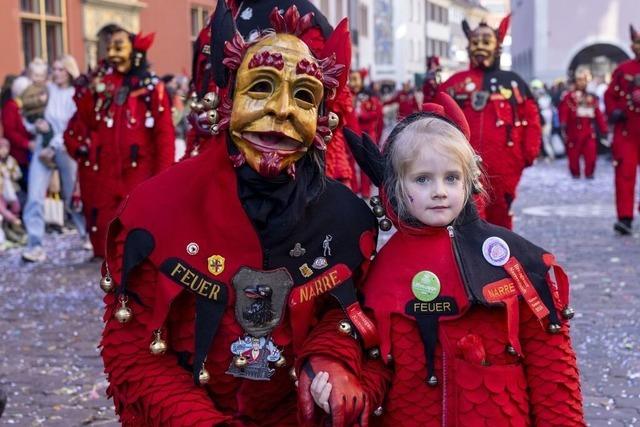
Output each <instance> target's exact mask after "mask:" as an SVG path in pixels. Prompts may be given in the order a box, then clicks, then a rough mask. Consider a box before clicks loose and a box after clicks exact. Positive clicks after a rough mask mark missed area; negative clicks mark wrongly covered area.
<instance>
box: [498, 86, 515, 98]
mask: <svg viewBox="0 0 640 427" xmlns="http://www.w3.org/2000/svg"><path fill="white" fill-rule="evenodd" d="M500 95H502V96H504V97H505V98H507V99H509V98H511V95H513V91H512V90H511V89H507V88H506V87H502V86H500Z"/></svg>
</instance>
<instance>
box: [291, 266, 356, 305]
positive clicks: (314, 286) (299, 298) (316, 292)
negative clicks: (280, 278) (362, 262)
mask: <svg viewBox="0 0 640 427" xmlns="http://www.w3.org/2000/svg"><path fill="white" fill-rule="evenodd" d="M350 277H351V271H350V270H349V268H348V267H347V266H346V265H344V264H337V265H335V266H333V267H331V268H330V269H329V270H325V271H324V272H323V273H322V274H321V275H319V276H318V277H316V278H315V279H313V280H311V281H309V282H307V283H305V284H303V285H300V286H296V287H295V288H294V289H293V291H291V297H290V298H289V305H290V306H291V307H293V306H295V305H297V304H302V303H306V302H309V301H311V300H313V299H314V298H316V297H318V296H320V295H322V294H324V293H327V292H330V291H332V290H333V289H335V288H336V287H337V286H338V285H340V284H341V283H343V282H344V281H345V280H347V279H349V278H350Z"/></svg>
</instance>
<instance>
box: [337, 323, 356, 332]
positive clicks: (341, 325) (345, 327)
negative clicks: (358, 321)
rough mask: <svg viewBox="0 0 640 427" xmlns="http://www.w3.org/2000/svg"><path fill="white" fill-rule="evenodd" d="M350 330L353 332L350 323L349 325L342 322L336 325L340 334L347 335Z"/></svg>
mask: <svg viewBox="0 0 640 427" xmlns="http://www.w3.org/2000/svg"><path fill="white" fill-rule="evenodd" d="M352 330H353V327H352V326H351V323H349V322H348V321H346V320H343V321H341V322H340V323H338V331H339V332H340V333H343V334H345V335H349V334H350V333H351V331H352Z"/></svg>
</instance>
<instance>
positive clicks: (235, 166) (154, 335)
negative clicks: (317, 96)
mask: <svg viewBox="0 0 640 427" xmlns="http://www.w3.org/2000/svg"><path fill="white" fill-rule="evenodd" d="M227 13H228V11H227V10H226V6H225V5H224V3H223V2H219V3H218V6H217V9H216V13H215V15H214V19H216V21H217V22H218V23H219V24H221V27H220V28H222V27H224V28H227V29H229V28H232V27H233V23H232V22H231V23H230V22H229V18H228V15H227ZM271 22H272V23H273V25H274V29H275V32H276V34H277V33H280V32H283V33H289V34H296V35H297V34H299V33H302V34H304V30H305V28H308V25H309V17H308V16H302V17H300V16H299V14H298V12H297V10H296V9H295V7H293V8H290V9H288V10H287V12H286V14H285V15H284V17H283V16H281V15H280V14H279V13H278V9H277V8H276V9H275V10H274V11H273V12H272V16H271ZM227 25H228V26H227ZM294 31H295V33H294ZM224 36H225V37H226V36H229V34H225V35H224ZM230 36H233V37H232V38H227V39H225V40H226V42H225V43H224V46H225V56H226V57H225V60H224V64H225V65H226V66H227V67H228V68H229V70H231V71H232V72H233V71H234V70H237V67H238V66H239V65H240V63H241V62H242V59H243V57H244V55H245V52H246V49H247V46H249V45H248V44H245V43H244V41H243V40H242V38H241V36H240V35H239V34H238V33H236V32H233V33H232V34H231V35H230ZM348 37H349V36H348V30H347V22H346V20H345V21H343V22H342V23H341V24H340V25H339V26H338V27H337V28H336V31H335V32H334V35H332V36H331V38H330V39H328V41H327V46H328V48H329V49H332V52H335V51H336V49H334V48H333V47H332V46H334V45H335V44H339V45H341V46H344V45H348V44H349V38H348ZM324 58H325V57H321V58H320V59H319V63H321V64H325V65H326V64H328V65H326V66H325V65H323V67H324V68H322V72H324V76H323V77H322V78H323V80H322V81H323V85H324V86H325V88H326V89H327V90H328V89H331V88H333V87H334V86H340V87H343V86H344V85H345V80H346V77H345V76H340V73H339V70H341V69H348V62H349V59H350V55H347V56H336V57H332V59H330V60H324ZM323 60H324V62H323ZM333 61H336V63H334V62H333ZM345 64H346V65H345ZM216 78H220V79H222V77H220V75H218V76H216ZM218 81H221V80H218ZM229 82H230V83H228V84H233V83H234V82H233V76H232V77H231V79H230V80H229ZM219 86H220V87H225V90H224V91H221V92H219V93H218V95H219V96H220V97H221V100H220V106H219V108H218V109H217V111H218V113H219V114H220V116H221V117H220V120H219V121H218V124H219V126H220V132H219V133H218V134H217V135H215V136H214V137H212V138H211V139H210V140H209V141H207V144H209V147H208V148H207V149H206V150H204V151H203V152H202V153H200V154H199V155H198V156H196V157H193V158H190V159H186V160H184V161H182V162H180V163H179V164H177V165H175V166H173V167H172V168H170V169H169V170H167V171H166V172H164V173H162V174H160V175H158V176H156V177H153V178H152V179H149V180H147V181H145V182H144V183H142V184H140V185H139V186H138V187H137V188H136V189H134V190H133V191H132V193H131V195H130V196H129V197H128V198H127V200H125V202H124V203H123V204H122V207H121V209H120V212H119V213H118V215H117V218H116V219H115V220H114V222H113V223H112V226H111V227H110V230H109V238H108V244H107V258H106V263H105V266H104V273H105V274H106V275H108V277H109V278H110V279H111V280H113V281H114V282H115V284H116V285H117V292H116V293H115V294H114V293H108V294H107V295H106V297H105V303H106V305H107V309H106V311H105V315H104V320H105V322H106V325H105V329H104V333H103V338H102V342H101V346H102V357H103V359H104V364H105V371H106V373H107V376H108V381H109V383H110V386H109V388H108V394H109V395H110V396H112V397H113V399H114V403H115V406H116V412H117V413H118V414H119V415H120V418H121V421H122V422H123V424H125V425H131V426H143V425H144V426H148V425H163V426H164V425H185V426H187V425H189V426H194V425H198V426H199V425H202V426H211V425H233V426H257V425H261V426H288V425H290V426H295V425H299V424H298V421H297V418H296V416H297V414H296V389H295V386H294V381H293V380H292V379H291V378H290V375H291V371H290V367H292V366H296V367H297V369H296V371H297V372H298V373H299V371H300V366H299V362H298V360H297V357H298V355H299V354H300V353H301V351H302V349H303V346H304V345H305V341H306V339H307V337H308V334H309V331H310V330H311V328H314V331H316V334H318V333H320V334H321V336H322V331H324V333H325V334H330V335H331V336H333V335H334V333H335V331H336V330H337V323H336V321H335V319H344V318H349V319H352V321H353V324H354V325H355V327H356V329H357V330H358V331H360V332H361V336H362V337H363V339H364V341H365V343H367V345H368V346H371V345H374V344H375V337H376V334H375V331H374V330H372V329H371V327H372V325H371V322H370V321H369V320H368V319H367V318H366V317H365V316H364V315H363V313H362V310H361V309H360V306H359V304H358V302H357V300H356V294H355V283H357V282H358V281H359V279H360V277H361V275H362V274H363V273H364V272H365V271H366V269H367V266H368V262H369V259H370V258H371V256H372V255H373V253H374V251H375V246H376V243H375V242H376V237H377V223H376V220H375V217H374V216H373V215H372V214H371V211H370V210H369V208H368V207H367V206H366V204H365V203H364V202H363V201H362V200H360V199H359V198H357V197H356V196H355V195H354V194H353V193H352V192H351V191H350V190H349V189H348V188H346V187H345V186H343V185H342V184H339V183H337V182H335V181H333V180H327V181H324V177H323V176H322V173H321V172H319V171H318V165H317V164H316V163H315V162H314V161H313V160H312V159H311V158H310V156H311V154H307V155H306V156H304V157H302V158H301V159H300V160H298V162H297V163H296V172H295V177H292V176H291V175H286V178H287V179H286V180H285V179H281V178H284V177H283V176H282V175H281V176H278V177H277V179H276V180H273V179H267V178H264V177H262V176H261V175H259V174H258V172H256V171H255V170H253V169H251V168H250V167H249V165H248V164H246V163H242V162H238V161H237V159H238V155H237V153H236V151H235V147H234V146H233V145H232V143H231V142H230V141H229V132H228V131H227V127H228V126H229V116H230V114H231V107H232V102H233V100H232V99H228V98H227V97H226V96H227V95H226V94H227V93H228V91H227V87H228V86H226V85H224V84H222V83H220V84H219ZM323 120H326V117H319V119H318V123H319V125H318V127H317V135H316V136H317V137H319V139H317V140H316V139H314V144H313V146H312V148H311V149H313V150H315V149H321V148H319V147H322V144H321V143H322V138H321V137H320V136H321V135H322V134H326V132H327V131H328V128H327V127H326V126H323V125H322V124H323V123H324V121H323ZM311 149H310V150H311ZM287 188H293V189H294V192H293V193H287V192H286V190H287ZM297 190H299V191H297ZM253 191H257V192H258V193H256V194H254V193H253ZM282 193H285V194H284V195H283V194H282ZM310 195H312V196H310ZM256 197H257V199H256ZM309 197H312V198H311V199H309ZM271 202H275V205H272V204H270V203H271ZM298 202H303V203H302V204H300V203H298ZM280 203H282V204H280ZM149 206H153V209H154V215H149ZM269 206H270V207H269ZM265 209H266V210H267V211H268V214H266V215H265V216H263V215H262V213H263V212H264V211H265ZM290 212H292V213H293V214H290ZM283 219H284V221H283ZM276 235H277V236H276ZM247 271H249V272H250V273H249V275H250V276H251V277H252V278H253V279H252V280H255V281H253V282H251V283H252V286H253V285H255V288H256V289H258V288H259V287H261V286H262V287H263V288H262V290H261V292H263V291H264V292H266V293H265V295H269V302H270V305H269V307H270V309H271V310H272V311H273V313H274V314H275V315H276V317H275V319H276V320H277V324H275V325H274V327H273V329H271V330H270V331H269V333H268V335H267V336H266V337H267V338H269V340H272V342H273V344H274V345H275V346H277V349H278V350H279V352H280V354H281V356H282V359H281V360H280V359H279V360H278V362H282V363H280V364H279V365H278V364H276V365H275V366H274V368H273V369H272V370H270V371H268V372H266V376H267V377H270V379H269V378H265V377H261V378H260V379H262V381H256V380H255V377H253V378H249V377H247V376H244V377H243V376H238V375H236V374H237V373H238V370H240V371H242V370H243V369H244V368H243V367H242V366H241V365H240V367H238V366H239V365H237V364H236V361H237V359H238V358H239V356H244V355H245V354H246V352H236V353H234V350H233V346H234V345H236V344H238V343H240V342H241V337H242V336H243V334H245V333H246V332H248V331H249V329H247V321H248V320H247V319H249V317H248V316H249V315H250V314H251V313H249V312H247V311H245V310H244V309H243V308H242V306H241V303H242V301H243V299H244V298H246V297H247V295H250V296H249V298H251V299H252V300H253V301H254V303H255V304H256V305H255V306H254V305H252V306H251V307H252V310H253V307H264V305H262V304H261V303H263V302H264V300H260V298H261V297H260V296H259V295H257V292H258V291H257V290H252V291H251V292H250V293H248V292H249V290H250V288H249V287H246V286H245V285H243V283H246V282H242V281H241V278H240V277H241V276H242V275H243V274H245V273H247ZM273 273H278V274H284V275H285V276H286V277H287V278H288V279H289V280H290V282H291V284H292V288H290V289H288V290H287V291H285V293H284V296H282V294H278V292H279V291H278V289H280V288H281V286H282V282H283V281H279V282H278V283H275V284H270V285H269V286H270V287H269V286H267V288H264V286H265V282H264V281H262V278H265V279H264V280H268V279H266V278H267V277H269V275H270V274H273ZM251 289H253V288H251ZM267 291H268V292H267ZM272 291H273V296H274V298H273V299H272V298H271V295H272V294H271V292H272ZM276 295H280V296H282V298H283V301H284V303H283V305H282V306H279V305H278V301H280V300H278V299H276V298H275V296H276ZM336 301H337V303H336ZM125 306H126V307H128V308H129V309H130V310H131V312H130V314H131V319H130V320H128V321H127V322H126V323H120V322H119V321H118V320H119V318H118V319H116V318H114V316H119V313H120V312H121V309H123V307H125ZM338 307H341V308H338ZM254 313H255V311H254ZM245 336H246V335H245ZM256 338H257V337H254V338H253V340H255V339H256ZM262 338H265V337H264V336H263V337H262ZM342 339H344V340H345V341H347V342H355V341H354V340H353V338H350V337H342ZM152 340H154V341H157V340H162V341H163V342H164V343H165V344H166V349H165V350H164V351H162V352H157V353H156V354H152V353H151V352H150V343H151V342H152ZM258 341H259V340H258ZM252 342H253V341H252ZM337 343H338V341H337V340H335V341H334V345H335V344H337ZM274 349H275V347H274V348H272V349H270V353H269V354H272V353H271V351H272V350H274ZM350 352H351V349H350V348H345V349H342V348H339V347H338V348H336V347H333V348H332V354H334V355H340V354H344V355H345V357H346V356H348V355H349V354H350ZM234 354H236V355H237V356H234ZM264 354H267V353H266V352H265V353H264ZM283 365H284V366H287V367H286V368H285V367H284V366H283ZM247 369H248V367H247ZM204 371H207V372H208V375H206V376H203V375H204V374H203V372H204ZM296 371H294V373H295V372H296ZM263 373H264V372H263ZM264 379H269V380H268V381H265V380H264Z"/></svg>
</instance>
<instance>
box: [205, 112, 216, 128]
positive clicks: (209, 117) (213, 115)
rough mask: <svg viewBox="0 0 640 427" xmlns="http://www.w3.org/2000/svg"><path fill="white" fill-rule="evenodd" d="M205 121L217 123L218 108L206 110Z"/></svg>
mask: <svg viewBox="0 0 640 427" xmlns="http://www.w3.org/2000/svg"><path fill="white" fill-rule="evenodd" d="M207 123H209V124H210V125H215V124H216V123H218V110H209V111H207Z"/></svg>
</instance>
